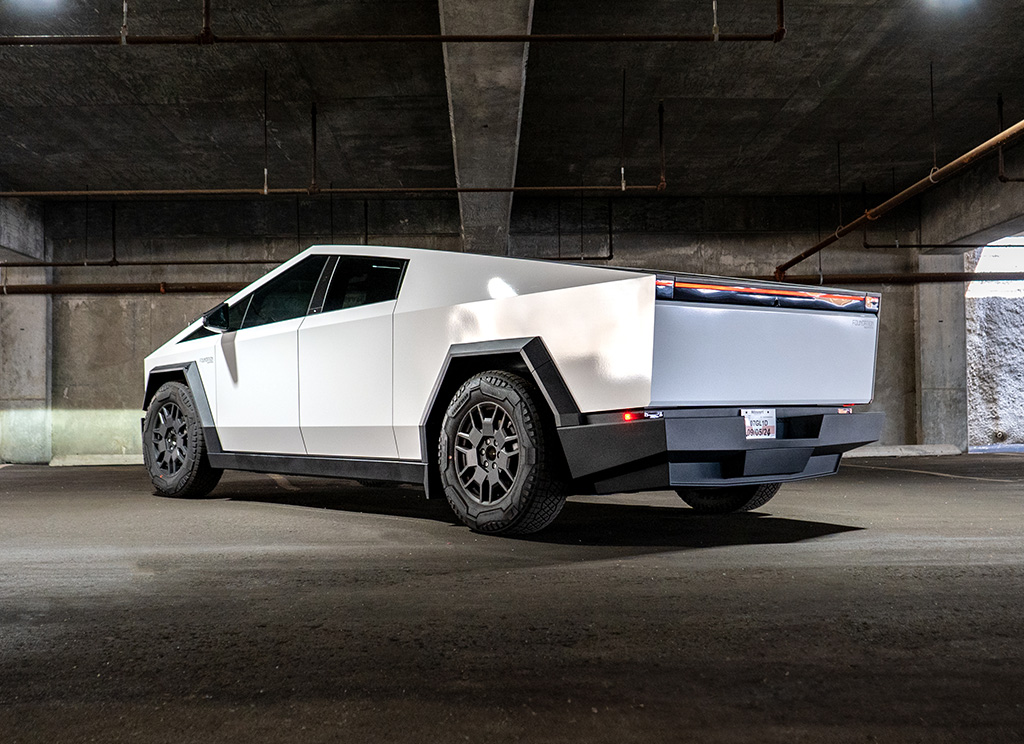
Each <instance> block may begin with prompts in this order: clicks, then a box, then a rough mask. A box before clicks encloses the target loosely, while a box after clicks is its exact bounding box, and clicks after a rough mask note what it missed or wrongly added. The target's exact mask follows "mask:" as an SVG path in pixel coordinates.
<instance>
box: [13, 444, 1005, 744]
mask: <svg viewBox="0 0 1024 744" xmlns="http://www.w3.org/2000/svg"><path fill="white" fill-rule="evenodd" d="M349 741H351V742H399V743H401V742H464V741H470V742H513V741H515V742H617V743H618V742H633V741H636V742H645V743H651V742H687V741H693V742H820V741H829V742H869V741H877V742H918V741H920V742H929V744H934V743H936V742H975V741H984V742H1014V741H1024V455H1022V454H985V455H964V456H959V457H928V458H924V457H917V458H874V459H857V460H851V461H849V462H848V463H846V464H844V465H843V467H842V468H841V470H840V473H839V474H838V475H836V476H834V477H831V478H825V479H820V480H815V481H804V482H800V483H793V484H788V485H786V486H784V487H783V488H782V490H781V491H780V492H779V494H778V496H776V497H775V499H774V500H773V501H771V502H769V503H768V504H767V505H766V506H764V507H763V508H761V509H760V510H758V511H757V512H754V513H749V514H738V515H730V516H727V517H701V516H698V515H695V514H694V513H693V512H692V511H691V510H690V509H688V508H687V507H685V505H683V504H682V502H681V501H680V500H679V499H678V498H677V497H676V496H675V495H674V494H673V493H671V492H660V493H651V494H641V495H623V494H620V495H615V496H609V497H577V498H574V499H572V500H570V502H569V503H568V504H567V506H566V508H565V510H564V511H563V513H562V515H561V516H560V517H559V519H558V521H557V522H556V523H555V524H554V525H553V526H552V527H551V528H549V529H548V530H547V531H545V532H543V533H541V534H539V535H536V536H533V537H528V538H517V539H510V538H501V537H490V536H482V535H477V534H474V533H472V532H470V531H469V530H467V529H466V528H464V527H462V526H460V525H458V524H456V523H455V521H454V518H453V516H452V515H451V512H450V511H449V509H448V506H447V504H446V503H444V502H443V501H437V500H432V501H425V500H424V499H423V498H422V491H421V490H418V489H416V488H412V487H364V486H359V485H357V484H355V483H353V482H350V481H328V480H315V479H307V478H292V477H287V478H285V477H282V476H267V475H259V474H246V473H229V474H227V475H225V478H224V480H223V481H222V483H221V485H220V486H219V487H218V488H217V489H216V490H215V491H214V492H213V494H212V495H211V496H210V497H209V498H206V499H202V500H191V501H188V500H175V499H168V498H161V497H157V496H155V495H153V494H152V491H151V489H150V487H149V483H148V480H147V477H146V475H145V473H144V472H143V470H142V468H141V467H116V468H115V467H92V468H48V467H34V466H20V465H10V466H4V467H0V742H3V743H4V744H16V743H19V742H46V743H47V744H54V743H60V744H62V743H63V742H75V743H77V742H146V743H149V742H174V743H175V744H177V743H180V742H245V743H246V744H254V743H255V742H260V743H262V742H349Z"/></svg>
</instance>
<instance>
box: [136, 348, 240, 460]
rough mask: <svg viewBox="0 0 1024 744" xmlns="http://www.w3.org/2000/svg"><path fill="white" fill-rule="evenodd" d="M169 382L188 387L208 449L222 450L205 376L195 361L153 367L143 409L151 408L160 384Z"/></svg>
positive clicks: (214, 452)
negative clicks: (201, 375) (205, 384)
mask: <svg viewBox="0 0 1024 744" xmlns="http://www.w3.org/2000/svg"><path fill="white" fill-rule="evenodd" d="M168 382H180V383H182V384H183V385H185V386H186V387H188V389H189V392H191V393H192V399H193V400H194V401H195V404H196V412H197V413H198V414H199V421H200V423H201V424H202V427H203V436H205V437H206V448H207V451H209V452H210V453H211V454H219V453H220V452H222V451H223V450H222V449H221V446H220V437H218V436H217V427H216V425H215V424H214V421H213V409H212V408H210V400H209V398H207V397H206V388H205V387H204V386H203V378H202V377H200V375H199V368H198V367H197V366H196V363H195V362H181V363H178V364H165V365H161V366H159V367H154V368H153V369H151V370H150V371H149V377H148V378H147V380H146V395H145V398H144V400H143V402H142V408H143V410H145V409H147V408H149V404H150V402H151V401H152V400H153V396H154V395H156V391H157V390H159V389H160V386H161V385H164V384H166V383H168Z"/></svg>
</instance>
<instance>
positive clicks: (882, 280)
mask: <svg viewBox="0 0 1024 744" xmlns="http://www.w3.org/2000/svg"><path fill="white" fill-rule="evenodd" d="M749 278H751V279H756V278H760V279H770V277H749ZM786 281H787V282H791V283H793V284H824V285H833V286H844V285H850V284H949V283H955V282H1021V281H1024V271H985V272H982V273H980V274H976V273H974V272H970V271H936V272H915V273H910V274H824V275H822V276H818V275H817V274H809V275H806V276H790V277H786Z"/></svg>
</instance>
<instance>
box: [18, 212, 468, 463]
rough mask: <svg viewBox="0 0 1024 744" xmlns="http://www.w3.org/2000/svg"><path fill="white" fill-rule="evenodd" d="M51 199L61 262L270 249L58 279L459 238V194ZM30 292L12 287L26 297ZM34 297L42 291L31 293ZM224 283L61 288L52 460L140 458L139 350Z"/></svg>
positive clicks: (206, 269)
mask: <svg viewBox="0 0 1024 744" xmlns="http://www.w3.org/2000/svg"><path fill="white" fill-rule="evenodd" d="M86 211H87V210H86V206H85V205H84V204H83V203H74V204H71V203H68V204H53V205H51V206H50V208H49V209H48V212H47V232H46V242H47V245H48V247H49V249H50V250H51V251H52V253H53V255H54V256H55V258H57V259H59V260H63V261H84V260H89V261H95V262H106V261H108V260H109V259H110V257H111V252H112V247H113V243H114V234H115V233H114V231H115V230H116V251H117V257H118V259H119V260H121V261H126V260H167V259H178V260H182V259H231V258H245V259H257V258H258V259H267V260H268V261H269V263H267V264H264V265H255V266H244V265H228V266H201V267H173V266H166V267H159V266H157V267H127V266H119V267H109V266H96V267H89V268H64V269H57V270H55V271H54V273H55V279H54V280H55V281H57V282H62V283H79V282H81V283H86V282H111V283H114V282H116V283H123V282H161V281H166V282H249V281H252V280H254V279H256V278H258V277H259V276H261V275H262V274H264V273H265V272H266V271H268V270H269V269H270V268H272V267H273V266H275V265H276V264H278V263H280V262H281V261H284V260H286V259H288V258H291V257H292V256H293V255H295V254H296V253H297V252H299V251H300V250H303V249H305V248H307V247H309V246H310V245H313V244H315V243H328V242H339V243H363V242H369V243H371V244H378V245H384V244H394V245H410V246H419V247H430V248H439V249H449V250H450V249H457V248H458V247H459V246H460V243H459V239H458V232H459V218H458V204H457V202H455V201H454V200H413V201H408V202H406V201H401V200H393V201H387V202H384V201H371V202H365V203H364V202H363V201H339V200H336V201H335V202H334V203H333V204H332V203H331V201H330V200H328V199H318V200H315V201H314V200H308V199H303V200H279V201H275V200H267V201H260V202H238V201H206V202H177V201H166V202H156V203H142V202H121V203H117V204H114V203H112V202H98V203H92V204H90V205H89V207H88V215H87V214H86ZM28 299H30V298H17V301H18V302H24V301H25V300H28ZM32 299H35V298H32ZM222 299H224V297H223V295H221V294H211V295H205V294H198V295H197V294H188V295H185V294H167V295H159V294H145V295H140V294H125V295H56V296H54V298H53V300H52V304H53V331H52V338H53V358H54V360H55V361H54V365H53V375H52V400H53V411H52V417H53V434H52V462H53V464H76V463H123V462H141V454H140V453H141V439H140V427H139V419H140V416H141V414H142V412H141V410H140V407H141V405H142V395H143V379H142V360H143V358H144V357H145V356H146V355H147V354H148V353H149V352H150V351H152V350H153V349H155V348H156V347H157V346H159V345H160V344H162V343H164V342H165V341H166V340H167V339H169V338H170V337H171V336H173V335H174V334H175V333H177V332H178V331H180V330H181V329H182V328H183V327H184V326H185V325H186V324H188V323H190V322H191V321H192V320H194V319H195V318H197V317H198V316H199V315H200V314H201V313H202V312H203V311H205V310H208V309H209V308H211V307H213V306H214V305H216V304H217V303H218V302H220V301H221V300H222Z"/></svg>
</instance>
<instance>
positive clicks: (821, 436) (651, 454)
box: [558, 407, 884, 493]
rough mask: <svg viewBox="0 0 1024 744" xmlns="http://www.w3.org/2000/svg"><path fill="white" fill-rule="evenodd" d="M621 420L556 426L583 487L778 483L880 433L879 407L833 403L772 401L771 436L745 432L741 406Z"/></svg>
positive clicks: (813, 473) (812, 472)
mask: <svg viewBox="0 0 1024 744" xmlns="http://www.w3.org/2000/svg"><path fill="white" fill-rule="evenodd" d="M661 413H663V417H662V418H643V419H639V420H636V421H629V422H625V421H623V420H622V416H621V414H618V413H613V414H597V415H590V416H587V420H586V422H585V423H583V424H581V425H579V426H565V427H559V429H558V437H559V439H560V440H561V443H562V449H563V451H564V452H565V456H566V460H567V461H568V464H569V470H570V472H571V475H572V477H573V479H574V480H575V481H576V483H577V486H578V488H579V489H580V490H581V491H591V492H595V493H617V492H621V491H650V490H660V489H666V488H674V487H684V486H692V487H716V486H732V485H744V484H753V483H780V482H785V481H793V480H801V479H804V478H816V477H819V476H823V475H831V474H833V473H835V472H836V470H838V468H839V460H840V458H841V457H842V454H843V453H844V452H847V451H848V450H851V449H854V448H856V447H860V446H862V445H865V444H869V443H871V442H874V441H875V440H877V439H878V437H879V434H880V433H881V430H882V422H883V421H884V414H882V413H877V412H871V413H839V409H838V408H835V407H827V408H826V407H813V408H808V407H801V408H795V407H794V408H778V409H776V421H777V438H776V439H746V437H745V435H744V422H743V417H742V416H741V415H740V413H739V408H703V409H666V410H664V411H662V412H661Z"/></svg>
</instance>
